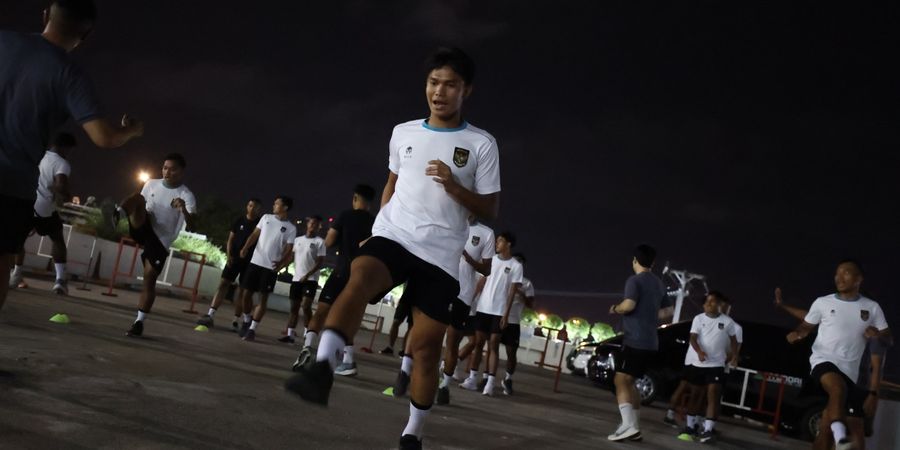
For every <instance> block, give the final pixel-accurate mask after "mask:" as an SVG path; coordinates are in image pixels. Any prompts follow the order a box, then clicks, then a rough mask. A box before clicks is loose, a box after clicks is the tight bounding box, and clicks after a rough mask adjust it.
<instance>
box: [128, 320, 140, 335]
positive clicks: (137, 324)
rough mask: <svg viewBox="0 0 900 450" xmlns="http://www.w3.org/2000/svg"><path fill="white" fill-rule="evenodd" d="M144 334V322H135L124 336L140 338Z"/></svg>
mask: <svg viewBox="0 0 900 450" xmlns="http://www.w3.org/2000/svg"><path fill="white" fill-rule="evenodd" d="M143 334H144V321H143V320H137V321H135V322H134V323H133V324H131V328H130V329H129V330H128V331H126V332H125V336H129V337H141V336H142V335H143Z"/></svg>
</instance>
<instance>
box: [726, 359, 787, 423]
mask: <svg viewBox="0 0 900 450" xmlns="http://www.w3.org/2000/svg"><path fill="white" fill-rule="evenodd" d="M730 370H738V371H741V372H744V376H743V378H744V380H743V385H742V387H741V400H740V403H729V402H726V401H725V400H724V399H723V400H722V404H723V405H728V406H731V407H733V408H737V409H742V410H744V411H751V412H755V413H757V414H764V415H767V416H772V425H771V427H772V433H771V435H769V438H770V439H773V440H777V439H778V438H777V436H778V425H779V422H780V421H781V403H782V402H783V401H784V386H785V383H786V382H787V377H786V376H785V375H781V374H777V373H772V372H759V371H756V370H753V369H747V368H744V367H732V368H731V369H730ZM754 374H756V375H758V376H759V377H760V380H759V383H760V386H759V399H758V400H757V402H756V406H755V407H750V406H747V404H746V403H747V401H748V400H749V399H748V398H747V389H748V387H749V386H750V376H751V375H754ZM769 383H777V384H778V396H777V400H776V402H775V410H774V411H769V410H767V409H765V407H764V406H765V399H766V387H767V386H768V385H769Z"/></svg>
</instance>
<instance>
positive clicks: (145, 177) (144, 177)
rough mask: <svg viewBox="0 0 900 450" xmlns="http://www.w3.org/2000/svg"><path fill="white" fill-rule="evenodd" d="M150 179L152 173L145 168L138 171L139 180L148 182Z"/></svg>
mask: <svg viewBox="0 0 900 450" xmlns="http://www.w3.org/2000/svg"><path fill="white" fill-rule="evenodd" d="M149 179H150V173H148V172H146V171H143V170H142V171H140V172H139V173H138V181H140V182H141V183H146V182H147V181H148V180H149Z"/></svg>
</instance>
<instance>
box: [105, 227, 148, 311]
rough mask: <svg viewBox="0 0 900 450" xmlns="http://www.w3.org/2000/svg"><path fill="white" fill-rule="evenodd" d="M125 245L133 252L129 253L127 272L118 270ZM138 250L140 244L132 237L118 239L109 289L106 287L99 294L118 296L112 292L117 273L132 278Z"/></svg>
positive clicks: (139, 249)
mask: <svg viewBox="0 0 900 450" xmlns="http://www.w3.org/2000/svg"><path fill="white" fill-rule="evenodd" d="M126 246H127V247H129V248H132V249H134V252H133V253H132V255H131V265H130V266H129V268H128V272H121V271H119V263H120V261H121V260H122V251H123V250H124V249H125V247H126ZM140 251H141V246H140V245H138V244H137V243H136V242H134V240H133V239H131V238H127V237H123V238H121V239H119V247H118V251H116V262H115V265H114V266H113V270H112V275H111V276H110V277H109V289H107V291H106V292H101V294H103V295H105V296H107V297H118V296H119V294H116V293H115V292H113V289H114V287H115V285H116V278H118V277H119V275H125V276H127V277H129V278H134V267H135V266H136V265H137V260H138V255H139V253H140Z"/></svg>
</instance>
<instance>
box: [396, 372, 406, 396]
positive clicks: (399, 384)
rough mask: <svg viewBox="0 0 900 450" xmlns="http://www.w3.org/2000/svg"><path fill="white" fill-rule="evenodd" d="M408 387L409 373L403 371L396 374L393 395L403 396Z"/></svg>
mask: <svg viewBox="0 0 900 450" xmlns="http://www.w3.org/2000/svg"><path fill="white" fill-rule="evenodd" d="M407 388H409V375H407V374H406V372H404V371H402V370H401V371H400V373H398V374H397V381H395V382H394V397H403V396H404V395H406V389H407Z"/></svg>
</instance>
